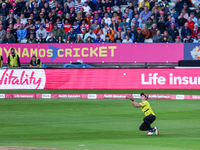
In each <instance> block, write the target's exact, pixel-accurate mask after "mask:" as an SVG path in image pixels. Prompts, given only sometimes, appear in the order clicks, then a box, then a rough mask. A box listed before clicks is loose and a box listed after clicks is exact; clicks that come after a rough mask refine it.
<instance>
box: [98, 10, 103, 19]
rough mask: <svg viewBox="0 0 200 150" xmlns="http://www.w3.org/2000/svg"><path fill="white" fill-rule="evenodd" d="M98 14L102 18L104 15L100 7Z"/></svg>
mask: <svg viewBox="0 0 200 150" xmlns="http://www.w3.org/2000/svg"><path fill="white" fill-rule="evenodd" d="M98 14H99V17H100V18H101V19H102V18H103V17H104V12H103V11H102V9H101V8H99V9H98Z"/></svg>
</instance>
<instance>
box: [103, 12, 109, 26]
mask: <svg viewBox="0 0 200 150" xmlns="http://www.w3.org/2000/svg"><path fill="white" fill-rule="evenodd" d="M103 19H104V20H105V23H107V24H108V26H110V24H111V19H110V18H109V17H108V13H107V12H106V13H105V14H104V18H103Z"/></svg>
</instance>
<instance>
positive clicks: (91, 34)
mask: <svg viewBox="0 0 200 150" xmlns="http://www.w3.org/2000/svg"><path fill="white" fill-rule="evenodd" d="M89 36H90V37H91V39H92V40H94V39H96V35H95V34H94V32H93V30H92V28H90V29H89V32H88V33H86V34H85V36H84V41H86V39H87V38H88V37H89Z"/></svg>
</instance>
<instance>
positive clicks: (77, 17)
mask: <svg viewBox="0 0 200 150" xmlns="http://www.w3.org/2000/svg"><path fill="white" fill-rule="evenodd" d="M75 19H76V20H77V23H78V24H80V22H81V20H82V19H83V18H82V13H81V11H78V12H77V16H76V18H75Z"/></svg>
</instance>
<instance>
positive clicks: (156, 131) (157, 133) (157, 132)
mask: <svg viewBox="0 0 200 150" xmlns="http://www.w3.org/2000/svg"><path fill="white" fill-rule="evenodd" d="M154 129H155V133H156V135H159V131H158V128H157V127H155V128H154Z"/></svg>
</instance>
